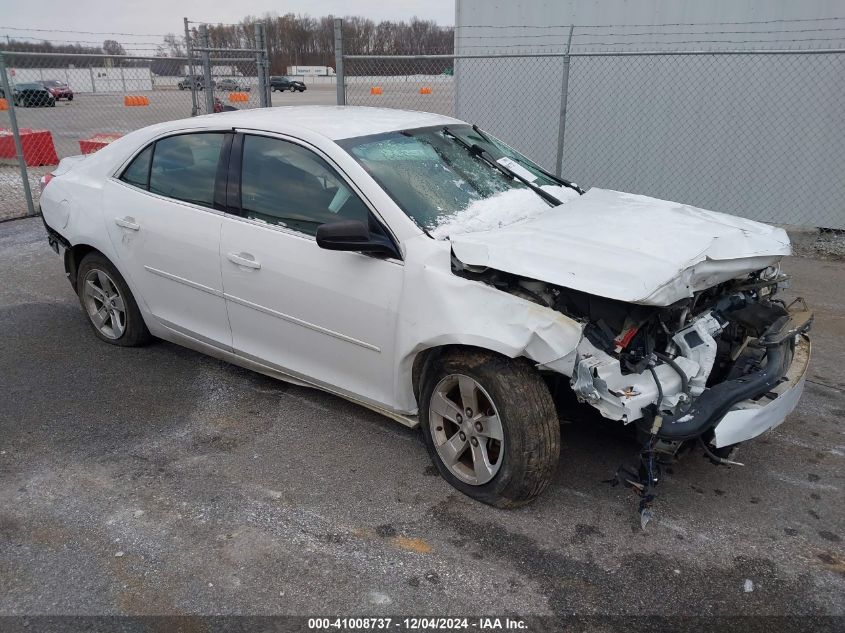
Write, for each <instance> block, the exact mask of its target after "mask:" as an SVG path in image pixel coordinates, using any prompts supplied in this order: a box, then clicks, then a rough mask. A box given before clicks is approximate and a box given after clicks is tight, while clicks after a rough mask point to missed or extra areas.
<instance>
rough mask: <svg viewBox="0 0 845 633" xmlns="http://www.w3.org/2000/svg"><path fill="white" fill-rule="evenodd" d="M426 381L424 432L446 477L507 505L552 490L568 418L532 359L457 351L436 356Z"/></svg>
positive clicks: (462, 488)
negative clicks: (559, 415)
mask: <svg viewBox="0 0 845 633" xmlns="http://www.w3.org/2000/svg"><path fill="white" fill-rule="evenodd" d="M422 383H423V384H422V390H421V398H420V423H421V429H422V433H423V439H424V441H425V444H426V447H427V448H428V451H429V454H430V455H431V458H432V461H434V465H435V466H436V467H437V470H438V471H439V472H440V474H441V475H442V476H443V478H444V479H446V481H448V482H449V483H450V484H451V485H452V486H454V487H455V488H457V489H458V490H460V491H461V492H463V493H464V494H465V495H467V496H469V497H472V498H473V499H476V500H478V501H481V502H482V503H486V504H488V505H492V506H496V507H499V508H514V507H518V506H520V505H524V504H526V503H529V502H530V501H532V500H534V499H535V498H536V497H538V496H539V495H540V494H541V493H542V492H543V490H545V489H546V487H547V486H548V485H549V483H550V482H551V480H552V478H553V477H554V473H555V470H556V469H557V464H558V460H559V457H560V423H559V422H558V418H557V414H556V412H555V406H554V402H553V401H552V397H551V394H550V393H549V390H548V387H547V386H546V384H545V382H544V381H543V379H542V378H541V376H540V374H539V373H537V371H536V370H535V369H534V367H533V366H532V365H531V363H529V362H528V361H527V360H525V359H510V358H505V357H503V356H499V355H497V354H493V353H490V352H485V351H483V350H455V351H451V352H447V353H446V354H444V355H443V356H441V357H439V358H437V359H435V360H434V361H433V362H432V363H431V365H430V366H429V367H428V368H427V369H426V371H425V372H424V375H423V379H422ZM473 394H474V395H473ZM473 407H477V410H473ZM444 411H445V412H446V414H445V415H444ZM459 412H460V413H459Z"/></svg>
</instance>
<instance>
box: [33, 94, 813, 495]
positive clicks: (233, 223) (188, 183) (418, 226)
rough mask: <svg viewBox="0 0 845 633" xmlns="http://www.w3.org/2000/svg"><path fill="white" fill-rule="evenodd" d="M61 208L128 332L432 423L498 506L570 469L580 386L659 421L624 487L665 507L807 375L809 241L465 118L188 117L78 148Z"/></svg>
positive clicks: (72, 268) (113, 318)
mask: <svg viewBox="0 0 845 633" xmlns="http://www.w3.org/2000/svg"><path fill="white" fill-rule="evenodd" d="M41 206H42V211H43V215H44V221H45V224H46V227H47V231H48V234H49V239H50V242H51V244H52V245H53V246H54V248H55V249H56V250H57V252H60V253H62V255H63V258H64V265H65V270H66V272H67V275H68V277H69V279H70V282H71V284H72V285H73V287H74V289H75V290H76V291H77V293H78V294H79V298H80V302H81V304H82V308H83V310H84V312H85V313H86V315H87V316H88V318H89V320H90V322H91V326H92V328H93V331H94V333H95V334H96V335H97V336H98V337H99V338H101V339H102V340H104V341H106V342H109V343H113V344H117V345H138V344H141V343H144V342H146V341H148V340H150V338H151V337H153V336H155V337H160V338H163V339H167V340H170V341H173V342H176V343H180V344H183V345H186V346H189V347H192V348H194V349H197V350H201V351H203V352H206V353H208V354H212V355H214V356H217V357H220V358H224V359H227V360H229V361H231V362H233V363H236V364H238V365H242V366H244V367H248V368H251V369H254V370H255V371H259V372H262V373H265V374H268V375H271V376H276V377H278V378H281V379H284V380H289V381H293V382H296V383H299V384H304V385H310V386H314V387H318V388H321V389H324V390H327V391H330V392H333V393H336V394H339V395H341V396H343V397H346V398H348V399H350V400H353V401H355V402H359V403H361V404H363V405H365V406H367V407H370V408H372V409H374V410H376V411H379V412H381V413H384V414H386V415H389V416H390V417H392V418H394V419H396V420H399V421H401V422H403V423H404V424H407V425H409V426H421V427H422V436H423V438H424V439H425V443H426V445H427V446H428V449H429V451H430V453H431V456H432V459H433V460H434V462H435V464H436V465H437V468H438V469H439V471H440V473H441V474H442V475H443V477H445V478H446V479H447V480H448V481H449V482H450V483H451V484H452V485H453V486H455V487H456V488H458V489H459V490H461V491H462V492H464V493H466V494H467V495H469V496H471V497H474V498H476V499H479V500H481V501H484V502H485V503H489V504H493V505H497V506H502V507H507V506H514V505H518V504H521V503H525V502H528V501H530V500H531V499H533V498H535V497H536V496H537V495H538V494H540V493H541V492H542V491H543V489H544V488H545V487H546V486H547V485H548V483H549V481H550V480H551V478H552V475H553V473H554V471H555V469H556V468H557V463H558V456H559V452H560V424H559V419H558V413H557V411H556V403H555V400H554V398H553V395H552V394H553V393H555V394H557V393H559V392H560V387H561V385H563V386H564V387H565V388H566V390H568V391H569V393H570V394H573V393H574V396H575V397H576V398H577V399H578V400H580V401H582V402H585V403H588V404H590V405H592V406H593V407H595V408H596V409H597V410H598V411H599V412H600V413H601V415H603V416H604V417H606V418H609V419H611V420H616V421H618V422H619V423H620V424H626V425H635V428H637V429H638V430H639V435H640V437H641V440H642V442H643V449H642V451H641V454H640V455H639V457H638V460H639V461H638V465H637V466H636V467H635V468H633V469H632V470H631V471H630V472H629V473H626V474H624V475H623V477H622V478H623V479H624V480H626V481H627V482H628V483H630V484H631V485H633V486H634V487H635V488H636V489H637V490H638V491H639V492H641V494H642V496H643V505H642V508H641V509H643V510H644V511H645V509H647V506H648V503H649V502H650V500H651V499H652V498H653V494H654V491H653V487H654V484H655V483H656V481H657V479H658V476H657V473H658V471H659V464H660V463H661V461H665V459H668V458H670V457H671V456H673V455H675V454H676V453H677V452H678V451H680V450H681V449H682V448H683V447H684V446H689V445H690V444H691V443H699V444H700V445H701V446H702V447H703V448H704V450H705V451H706V452H707V454H708V455H709V456H710V457H711V458H712V459H714V460H716V461H726V460H727V459H728V457H729V451H730V449H731V447H733V446H735V445H736V444H738V443H740V442H743V441H746V440H749V439H751V438H753V437H755V436H757V435H759V434H760V433H762V432H763V431H765V430H767V429H770V428H772V427H774V426H776V425H777V424H779V423H780V422H782V421H783V419H784V418H785V417H786V416H787V415H788V414H789V412H790V411H792V409H793V408H794V407H795V405H796V402H797V400H798V398H799V396H800V394H801V391H802V389H803V385H804V377H805V374H806V370H807V363H808V359H809V343H808V339H807V336H806V332H807V330H808V328H809V325H810V323H811V313H810V312H809V311H808V310H807V309H806V306H803V305H791V306H787V305H785V304H784V303H783V302H782V301H780V300H779V299H778V298H777V292H778V290H779V289H780V288H781V287H782V286H783V284H784V283H785V282H786V277H785V276H784V275H783V274H782V273H781V272H780V268H779V262H780V260H781V258H782V257H783V256H785V255H788V254H789V252H790V246H789V240H788V238H787V236H786V234H785V233H784V231H782V230H781V229H777V228H773V227H770V226H766V225H764V224H760V223H757V222H752V221H749V220H743V219H740V218H737V217H733V216H729V215H724V214H720V213H713V212H710V211H704V210H701V209H696V208H693V207H689V206H686V205H682V204H677V203H673V202H666V201H662V200H656V199H653V198H647V197H644V196H638V195H631V194H625V193H619V192H616V191H608V190H602V189H591V190H589V191H587V192H584V191H582V190H581V189H580V188H579V187H578V186H577V185H575V184H573V183H570V182H567V181H565V180H562V179H559V178H556V177H555V176H553V175H551V174H549V173H548V172H546V171H545V170H543V169H541V168H540V167H538V166H537V165H535V164H534V163H533V162H531V161H530V160H528V159H527V158H525V157H524V156H522V155H520V154H519V153H517V152H515V151H514V150H512V149H511V148H509V147H508V146H507V145H505V144H504V143H502V142H500V141H498V140H496V139H495V138H493V137H491V136H489V135H487V134H486V133H484V132H482V131H481V130H479V129H477V128H474V127H472V126H470V125H467V124H465V123H463V122H461V121H458V120H455V119H452V118H449V117H443V116H439V115H432V114H424V113H416V112H404V111H397V110H383V109H370V108H350V107H346V108H334V107H295V108H273V109H263V110H252V111H240V112H232V113H225V114H220V115H212V116H205V117H197V118H194V119H190V120H184V121H174V122H171V123H166V124H161V125H156V126H152V127H149V128H145V129H143V130H139V131H137V132H134V133H132V134H129V135H127V136H126V137H124V138H122V139H120V140H118V141H116V142H114V143H112V144H111V145H109V146H108V147H106V148H104V149H102V150H100V151H99V152H97V153H96V154H94V155H91V156H88V157H86V158H82V157H75V158H72V159H65V160H64V161H62V163H61V165H60V166H59V168H58V169H57V170H56V171H55V172H54V173H53V174H52V175H51V176H50V177H48V178H46V179H45V182H44V183H43V193H42V196H41ZM564 413H565V412H564Z"/></svg>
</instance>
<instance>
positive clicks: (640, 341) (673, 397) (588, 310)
mask: <svg viewBox="0 0 845 633" xmlns="http://www.w3.org/2000/svg"><path fill="white" fill-rule="evenodd" d="M786 282H787V278H786V277H785V276H783V275H781V274H780V272H779V270H778V269H777V268H768V269H765V270H762V271H758V272H756V273H753V274H751V275H748V276H745V277H743V278H741V279H738V280H732V281H730V282H726V283H722V284H719V285H716V286H714V287H712V288H709V289H707V290H704V291H701V292H698V293H696V294H695V295H694V296H693V297H692V298H690V299H689V300H684V301H680V302H678V303H676V304H674V305H672V306H667V307H649V306H637V305H631V304H620V303H619V302H615V301H612V300H606V299H600V298H596V297H590V296H589V295H580V293H579V294H575V295H573V294H572V293H571V292H570V291H562V292H561V293H560V299H559V301H560V302H561V303H562V305H560V309H562V310H564V311H568V312H570V313H578V315H579V316H580V317H582V318H586V319H587V324H586V326H585V329H584V337H583V339H582V340H581V342H580V344H579V346H578V353H577V358H576V362H575V367H574V371H573V373H572V379H571V384H572V388H573V390H574V391H575V393H576V395H577V397H578V398H579V399H580V400H582V401H584V402H587V403H589V404H591V405H592V406H594V407H595V408H597V409H598V410H599V411H600V412H601V413H602V415H603V416H604V417H607V418H610V419H614V420H620V421H622V422H623V423H626V424H627V423H634V424H636V426H637V428H638V430H639V431H640V437H641V439H642V440H643V442H644V444H643V450H642V453H641V454H640V456H639V463H638V465H637V467H636V468H627V469H626V468H623V469H621V470H620V475H619V478H620V479H621V480H623V481H625V482H626V483H628V484H630V485H632V486H633V487H634V488H635V489H637V490H638V491H639V492H640V493H641V495H642V497H643V502H642V503H641V507H640V511H641V515H642V516H643V517H644V523H645V522H646V521H647V514H646V513H647V509H648V505H649V503H650V502H651V500H652V499H653V497H654V486H655V485H656V483H657V481H658V479H659V470H660V468H659V466H660V463H661V462H665V461H666V460H667V458H672V457H673V456H674V455H676V454H677V453H678V452H679V451H680V450H681V449H682V448H683V447H685V446H689V445H690V444H691V443H693V442H696V443H698V444H700V446H701V447H702V448H703V450H704V452H705V453H706V454H707V455H708V456H709V457H710V458H711V459H712V460H714V461H716V462H719V463H735V462H730V460H729V459H728V457H729V455H730V453H731V449H732V448H733V447H734V446H736V445H737V444H739V443H740V442H744V441H746V440H749V439H751V438H753V437H756V436H757V435H759V434H760V433H763V432H764V431H766V430H769V429H771V428H773V427H775V426H777V425H778V424H780V423H781V422H783V420H784V419H785V418H786V416H787V415H789V413H790V412H791V411H792V410H793V409H794V408H795V405H796V404H797V402H798V399H799V397H800V395H801V392H802V391H803V388H804V380H805V376H806V372H807V366H808V363H809V358H810V342H809V338H808V336H807V332H808V331H809V329H810V326H811V324H812V318H813V315H812V313H811V312H810V311H809V309H808V308H807V306H806V304H805V303H804V301H803V300H801V299H798V300H796V301H795V302H793V303H791V304H789V305H787V304H786V303H785V302H783V301H782V300H780V299H779V298H778V297H777V293H778V290H780V289H781V288H782V287H783V286H784V285H785V284H786Z"/></svg>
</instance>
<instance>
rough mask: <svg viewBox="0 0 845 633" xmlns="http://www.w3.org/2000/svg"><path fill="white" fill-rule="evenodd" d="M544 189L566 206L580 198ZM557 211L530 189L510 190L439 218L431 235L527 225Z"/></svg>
mask: <svg viewBox="0 0 845 633" xmlns="http://www.w3.org/2000/svg"><path fill="white" fill-rule="evenodd" d="M542 189H543V190H545V191H548V192H549V193H550V194H552V195H553V196H554V197H555V198H558V199H559V200H560V201H561V202H564V203H565V202H568V201H569V200H572V199H573V198H577V197H578V192H577V191H575V190H574V189H570V188H568V187H560V186H557V185H544V186H543V187H542ZM553 208H556V207H550V206H549V205H548V203H546V201H545V200H543V199H542V198H541V197H540V196H538V195H537V194H536V193H534V192H533V191H531V190H530V189H527V188H525V189H509V190H508V191H502V192H499V193H497V194H496V195H494V196H491V197H489V198H483V199H481V200H475V201H473V202H471V203H470V205H469V206H468V207H466V208H465V209H463V210H461V211H458V212H456V213H453V214H451V215H447V216H443V217H440V218H438V222H437V226H436V227H434V228H433V229H432V230H430V231H429V233H431V235H432V237H434V238H436V239H439V240H442V239H445V238H447V237H449V236H454V235H460V234H461V233H475V232H477V231H489V230H491V229H496V228H501V227H503V226H508V225H509V224H516V223H517V222H523V221H525V220H528V219H530V218H533V217H536V216H538V215H541V214H543V213H545V212H546V211H550V210H552V209H553Z"/></svg>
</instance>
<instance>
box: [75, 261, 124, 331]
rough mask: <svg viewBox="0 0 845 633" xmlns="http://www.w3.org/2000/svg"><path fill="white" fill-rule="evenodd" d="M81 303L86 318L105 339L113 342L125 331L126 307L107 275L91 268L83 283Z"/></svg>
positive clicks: (115, 285)
mask: <svg viewBox="0 0 845 633" xmlns="http://www.w3.org/2000/svg"><path fill="white" fill-rule="evenodd" d="M83 284H84V286H83V290H82V296H83V303H84V305H85V310H86V312H87V313H88V318H89V319H91V323H93V324H94V327H95V328H97V330H98V331H99V332H100V334H102V335H103V336H105V337H106V338H109V339H112V340H115V339H119V338H120V337H121V336H123V333H124V332H125V331H126V305H125V303H124V301H123V297H122V296H121V295H120V290H118V288H117V284H115V283H114V280H113V279H112V278H111V277H109V275H108V273H106V272H105V271H102V270H99V269H97V268H92V269H91V270H89V271H88V274H86V275H85V280H84V281H83Z"/></svg>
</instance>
